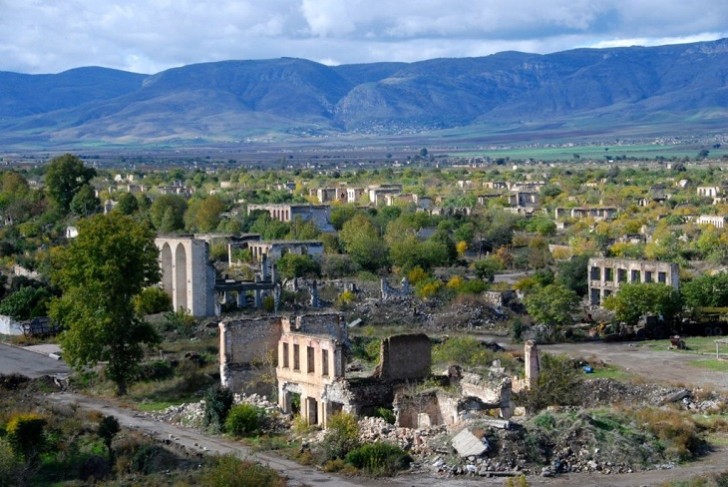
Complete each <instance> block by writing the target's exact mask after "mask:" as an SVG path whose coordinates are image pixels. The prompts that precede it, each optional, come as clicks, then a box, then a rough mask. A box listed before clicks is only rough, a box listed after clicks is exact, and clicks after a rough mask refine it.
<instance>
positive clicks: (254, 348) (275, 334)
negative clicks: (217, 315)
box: [219, 318, 282, 392]
mask: <svg viewBox="0 0 728 487" xmlns="http://www.w3.org/2000/svg"><path fill="white" fill-rule="evenodd" d="M219 327H220V381H221V383H222V385H223V386H225V387H229V388H230V389H232V390H233V391H236V392H237V391H238V390H240V389H241V388H242V386H243V384H244V383H245V382H246V381H245V377H244V375H245V374H240V373H238V372H240V371H242V370H248V369H250V366H251V364H255V363H264V362H268V361H270V360H271V357H272V360H273V362H272V363H271V365H274V364H275V351H276V350H277V347H278V341H279V340H280V338H281V333H282V327H281V320H280V319H279V318H274V319H271V318H249V319H236V320H226V321H222V322H221V323H220V324H219Z"/></svg>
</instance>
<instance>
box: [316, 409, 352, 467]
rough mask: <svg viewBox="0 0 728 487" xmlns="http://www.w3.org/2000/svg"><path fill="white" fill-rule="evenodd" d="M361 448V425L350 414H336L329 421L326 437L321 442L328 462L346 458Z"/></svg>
mask: <svg viewBox="0 0 728 487" xmlns="http://www.w3.org/2000/svg"><path fill="white" fill-rule="evenodd" d="M358 446H359V423H358V422H357V420H356V417H355V416H353V415H351V414H348V413H338V414H334V415H333V416H332V417H331V419H329V423H328V429H327V430H326V435H325V436H324V439H323V441H322V442H321V448H322V450H323V453H324V456H325V459H326V460H334V459H335V458H345V457H346V454H347V453H349V452H350V451H352V450H353V449H355V448H357V447H358Z"/></svg>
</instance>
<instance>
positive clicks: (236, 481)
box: [202, 455, 286, 487]
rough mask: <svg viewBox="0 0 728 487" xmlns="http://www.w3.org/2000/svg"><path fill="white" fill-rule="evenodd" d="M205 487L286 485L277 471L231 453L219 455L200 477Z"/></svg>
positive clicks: (275, 486)
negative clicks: (239, 458)
mask: <svg viewBox="0 0 728 487" xmlns="http://www.w3.org/2000/svg"><path fill="white" fill-rule="evenodd" d="M202 485H203V486H205V487H283V486H285V485H286V483H285V481H284V479H282V478H281V477H280V476H279V475H278V473H277V472H276V471H275V470H273V469H271V468H268V467H264V466H262V465H260V464H257V463H253V462H250V461H242V460H238V459H237V458H235V457H234V456H232V455H225V456H222V457H219V458H218V459H217V460H216V461H215V463H214V465H213V466H211V467H208V468H207V469H206V471H205V473H204V474H203V477H202Z"/></svg>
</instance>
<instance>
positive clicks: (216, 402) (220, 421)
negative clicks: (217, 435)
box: [203, 384, 233, 432]
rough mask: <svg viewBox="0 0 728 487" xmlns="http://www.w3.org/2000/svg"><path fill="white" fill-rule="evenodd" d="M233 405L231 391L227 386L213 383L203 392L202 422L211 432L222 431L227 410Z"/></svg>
mask: <svg viewBox="0 0 728 487" xmlns="http://www.w3.org/2000/svg"><path fill="white" fill-rule="evenodd" d="M232 405H233V393H232V392H231V391H230V389H228V388H227V387H222V386H221V385H219V384H218V385H215V386H212V387H210V388H209V389H207V391H206V392H205V417H204V419H203V423H204V425H205V426H206V427H208V428H209V429H210V430H212V431H213V432H219V431H222V427H223V425H224V424H225V420H226V419H227V415H228V412H229V411H230V408H231V407H232Z"/></svg>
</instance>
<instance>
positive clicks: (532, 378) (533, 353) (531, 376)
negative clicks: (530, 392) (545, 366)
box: [523, 340, 541, 389]
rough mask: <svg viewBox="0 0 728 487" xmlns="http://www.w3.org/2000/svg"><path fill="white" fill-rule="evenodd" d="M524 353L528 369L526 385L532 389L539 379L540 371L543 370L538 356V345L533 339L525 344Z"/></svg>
mask: <svg viewBox="0 0 728 487" xmlns="http://www.w3.org/2000/svg"><path fill="white" fill-rule="evenodd" d="M523 355H524V359H525V362H526V363H525V369H526V386H527V387H528V388H529V389H532V388H533V387H534V386H535V385H536V383H537V381H538V373H539V371H540V370H541V364H540V363H539V357H538V346H537V345H536V342H535V341H533V340H527V341H526V343H525V344H524V345H523Z"/></svg>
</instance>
